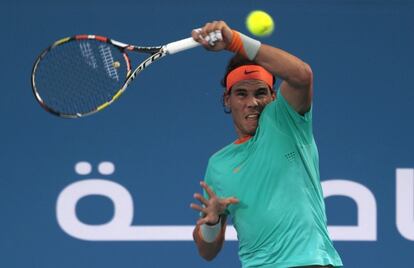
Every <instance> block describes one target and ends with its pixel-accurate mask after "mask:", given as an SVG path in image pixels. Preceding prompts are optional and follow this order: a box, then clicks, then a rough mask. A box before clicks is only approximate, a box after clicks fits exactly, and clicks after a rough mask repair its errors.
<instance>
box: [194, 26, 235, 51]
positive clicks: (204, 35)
mask: <svg viewBox="0 0 414 268" xmlns="http://www.w3.org/2000/svg"><path fill="white" fill-rule="evenodd" d="M191 35H192V37H193V39H194V40H195V41H197V42H199V43H200V44H201V45H203V47H204V48H206V49H207V50H211V51H220V50H223V49H226V48H227V47H228V46H229V45H230V43H231V41H232V36H233V33H232V31H231V29H230V27H229V26H228V25H227V24H226V23H225V22H224V21H213V22H209V23H206V25H204V27H202V28H200V29H195V30H193V31H192V33H191Z"/></svg>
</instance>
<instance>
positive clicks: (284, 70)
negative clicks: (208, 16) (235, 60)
mask: <svg viewBox="0 0 414 268" xmlns="http://www.w3.org/2000/svg"><path fill="white" fill-rule="evenodd" d="M216 30H220V31H221V33H222V40H218V41H215V42H210V43H209V41H211V40H210V36H211V34H210V33H213V32H215V31H216ZM192 34H193V38H194V39H195V40H196V41H198V42H200V43H201V44H202V45H203V46H204V47H205V48H206V49H208V50H211V51H220V50H223V49H227V50H231V51H233V52H237V53H242V54H246V57H249V58H250V59H252V60H254V61H255V62H256V63H257V64H259V65H261V66H263V67H264V68H266V69H267V70H268V71H269V72H271V73H272V74H274V75H275V76H276V77H279V78H281V79H282V80H283V82H282V84H281V86H280V88H281V91H282V94H283V96H284V97H285V98H286V100H287V101H288V103H289V104H290V105H291V106H292V107H293V108H294V109H295V110H296V111H297V112H298V113H300V114H304V113H306V112H307V111H309V109H310V106H311V102H312V90H313V85H312V84H313V74H312V70H311V68H310V66H309V65H308V64H306V63H305V62H303V61H302V60H300V59H299V58H297V57H296V56H294V55H292V54H290V53H288V52H286V51H284V50H282V49H279V48H276V47H272V46H269V45H265V44H261V45H259V43H258V42H257V41H255V40H253V39H251V38H249V37H246V36H243V35H242V37H241V38H240V36H238V35H240V33H238V32H235V31H233V30H232V29H230V27H229V26H228V25H227V24H226V23H225V22H224V21H214V22H211V23H207V24H206V25H205V26H204V27H203V28H201V29H199V30H194V31H193V33H192ZM235 35H236V36H235ZM237 39H240V40H241V41H240V43H241V44H239V45H237V44H236V45H235V43H237V42H235V41H237ZM246 40H247V41H246ZM252 40H253V41H252ZM243 42H244V43H246V44H245V46H249V45H250V44H252V45H253V46H250V47H247V48H246V47H245V48H243V46H242V45H243V44H242V43H243ZM255 46H257V47H255ZM256 48H257V49H256Z"/></svg>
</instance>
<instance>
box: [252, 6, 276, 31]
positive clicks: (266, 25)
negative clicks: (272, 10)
mask: <svg viewBox="0 0 414 268" xmlns="http://www.w3.org/2000/svg"><path fill="white" fill-rule="evenodd" d="M246 27H247V29H248V30H249V31H250V32H251V33H252V34H254V35H256V36H269V35H271V34H272V32H273V30H274V28H275V24H274V22H273V19H272V17H271V16H270V15H269V14H267V13H266V12H264V11H262V10H254V11H252V12H250V13H249V15H247V18H246Z"/></svg>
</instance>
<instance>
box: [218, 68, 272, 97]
mask: <svg viewBox="0 0 414 268" xmlns="http://www.w3.org/2000/svg"><path fill="white" fill-rule="evenodd" d="M251 79H254V80H262V81H263V82H265V83H266V84H267V85H268V86H269V88H273V75H272V74H271V73H269V72H268V71H267V70H266V69H265V68H263V67H262V66H260V65H242V66H240V67H237V68H236V69H234V70H232V71H231V72H230V73H229V74H228V75H227V78H226V89H227V91H229V90H230V89H231V87H232V86H233V85H234V84H236V83H237V82H239V81H242V80H251Z"/></svg>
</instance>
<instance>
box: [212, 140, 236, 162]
mask: <svg viewBox="0 0 414 268" xmlns="http://www.w3.org/2000/svg"><path fill="white" fill-rule="evenodd" d="M234 147H235V145H234V143H230V144H228V145H226V146H224V147H223V148H221V149H220V150H218V151H217V152H215V153H214V154H213V155H211V156H210V159H209V161H208V162H209V165H213V164H215V163H223V161H225V160H226V159H228V158H229V157H230V155H231V154H232V153H233V151H234Z"/></svg>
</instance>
